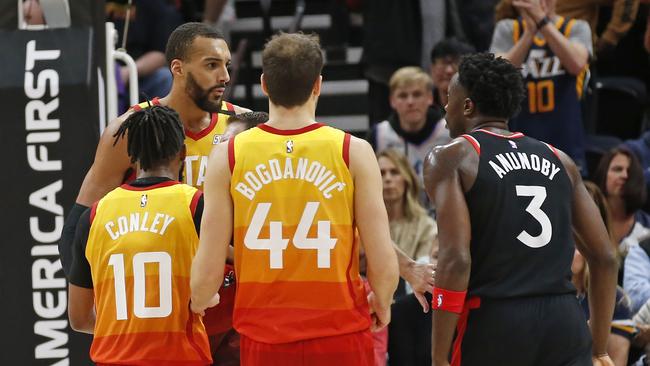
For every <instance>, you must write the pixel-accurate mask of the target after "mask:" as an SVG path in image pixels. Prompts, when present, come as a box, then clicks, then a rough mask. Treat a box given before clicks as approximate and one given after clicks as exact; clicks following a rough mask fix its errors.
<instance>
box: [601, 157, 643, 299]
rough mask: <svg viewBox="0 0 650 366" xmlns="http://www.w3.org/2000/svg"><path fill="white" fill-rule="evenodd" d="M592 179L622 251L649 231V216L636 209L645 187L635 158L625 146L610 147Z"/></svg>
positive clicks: (641, 203)
mask: <svg viewBox="0 0 650 366" xmlns="http://www.w3.org/2000/svg"><path fill="white" fill-rule="evenodd" d="M594 181H595V182H596V184H598V187H599V188H600V189H601V190H602V191H603V193H604V194H605V197H607V203H608V205H609V209H610V213H611V216H612V226H611V231H612V237H613V239H614V241H615V242H616V243H618V245H619V250H620V251H621V253H623V254H624V255H625V254H626V253H627V251H628V250H629V249H630V248H631V247H632V246H634V245H636V244H637V243H638V242H639V238H641V237H643V236H644V235H646V234H649V233H650V229H648V228H650V216H649V215H648V214H646V213H644V212H643V211H641V210H640V208H641V207H643V204H644V203H645V200H646V190H645V179H644V178H643V170H642V168H641V165H640V164H639V160H638V159H637V157H636V156H635V155H634V154H632V153H631V152H630V151H629V150H628V149H626V148H615V149H612V150H610V151H608V152H607V153H605V154H604V155H603V157H602V158H601V160H600V163H599V164H598V167H597V168H596V171H595V172H594ZM648 279H649V280H650V278H648ZM640 305H641V304H639V305H638V306H640ZM638 306H637V307H636V309H638Z"/></svg>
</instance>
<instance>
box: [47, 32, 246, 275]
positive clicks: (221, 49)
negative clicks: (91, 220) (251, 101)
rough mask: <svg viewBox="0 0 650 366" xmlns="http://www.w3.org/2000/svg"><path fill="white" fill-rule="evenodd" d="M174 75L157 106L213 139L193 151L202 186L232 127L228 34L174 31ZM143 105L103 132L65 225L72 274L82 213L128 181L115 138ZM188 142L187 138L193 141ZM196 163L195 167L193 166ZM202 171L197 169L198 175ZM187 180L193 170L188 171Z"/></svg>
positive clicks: (170, 52) (121, 146)
mask: <svg viewBox="0 0 650 366" xmlns="http://www.w3.org/2000/svg"><path fill="white" fill-rule="evenodd" d="M165 54H166V57H167V61H168V62H169V67H170V70H171V72H172V76H173V84H172V89H171V91H170V93H169V94H168V95H167V96H165V97H163V98H160V99H156V102H155V104H158V105H162V106H167V107H170V108H172V109H174V110H176V112H178V114H179V116H180V119H181V122H182V123H183V127H184V130H185V133H186V135H187V136H190V137H188V139H187V140H190V139H191V136H195V137H196V136H202V135H205V136H203V137H205V138H206V139H207V140H209V142H208V143H205V144H203V145H205V146H207V148H206V147H205V146H203V147H202V148H201V149H197V150H194V149H193V147H192V150H188V154H187V155H188V163H187V165H188V169H189V171H191V172H192V180H191V181H189V179H188V182H187V183H191V184H193V185H196V183H197V180H198V177H199V176H200V175H201V169H200V168H201V163H202V162H203V161H204V160H205V156H207V153H208V152H209V148H210V147H211V143H212V142H216V141H218V137H215V136H219V135H221V134H222V133H223V131H224V130H225V127H226V120H227V118H228V115H226V112H228V111H227V109H230V108H225V109H226V111H224V108H223V107H224V106H225V105H227V104H225V103H223V101H222V95H223V92H224V90H225V87H226V84H227V83H228V82H229V81H230V76H229V74H228V69H227V67H228V65H229V64H230V51H229V49H228V45H227V44H226V42H225V40H224V39H223V36H222V35H221V34H220V33H219V32H218V31H217V30H215V29H214V28H212V27H210V26H208V25H205V24H202V23H186V24H183V25H181V26H179V27H178V28H176V30H174V32H173V33H172V34H171V35H170V37H169V40H168V42H167V49H166V51H165ZM135 109H137V108H132V109H131V110H129V111H127V112H126V113H125V114H124V115H122V116H120V117H118V118H117V119H115V120H114V121H111V122H110V123H109V124H108V126H107V127H106V130H105V131H104V133H103V134H102V136H101V138H100V140H99V144H98V146H97V151H96V152H95V160H94V162H93V165H92V166H91V167H90V170H89V171H88V173H87V174H86V177H85V178H84V181H83V183H82V185H81V188H80V190H79V195H78V196H77V199H76V202H75V205H74V206H73V208H72V209H71V210H70V212H69V213H68V215H67V218H66V222H65V224H64V227H63V232H62V235H61V241H60V242H59V254H60V256H61V263H62V265H63V270H64V272H65V273H66V275H67V274H68V272H69V268H70V260H71V251H70V250H71V244H72V238H73V236H74V231H75V227H76V225H77V221H78V220H79V216H80V215H81V213H82V212H83V211H84V210H85V209H86V208H87V207H88V206H90V205H91V204H92V203H93V202H95V201H97V200H99V199H100V198H101V197H103V196H104V195H105V194H106V193H108V192H109V191H111V190H112V189H114V188H115V187H117V186H119V185H120V184H122V183H123V182H124V181H125V180H127V178H128V176H129V174H130V172H131V171H133V170H134V168H135V167H134V166H133V163H132V162H131V161H130V159H129V155H128V154H127V149H126V141H123V139H120V140H119V141H117V142H115V141H114V140H113V136H114V135H115V133H116V132H117V131H118V129H119V128H120V126H121V125H122V123H123V122H124V120H125V119H126V118H127V117H128V116H129V115H130V114H131V113H133V111H134V110H135ZM232 111H233V112H234V113H242V112H247V111H248V110H247V109H244V108H241V107H238V106H232ZM187 140H186V141H187ZM190 166H191V169H190V168H189V167H190ZM195 172H196V173H195ZM184 175H185V176H186V178H187V177H188V176H189V174H184Z"/></svg>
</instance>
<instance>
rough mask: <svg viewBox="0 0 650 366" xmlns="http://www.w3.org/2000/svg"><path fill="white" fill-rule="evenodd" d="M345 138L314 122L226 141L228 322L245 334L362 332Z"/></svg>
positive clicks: (266, 338) (365, 314) (363, 306)
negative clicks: (230, 252) (231, 299)
mask: <svg viewBox="0 0 650 366" xmlns="http://www.w3.org/2000/svg"><path fill="white" fill-rule="evenodd" d="M349 144H350V135H349V134H346V133H345V132H343V131H341V130H338V129H335V128H331V127H328V126H325V125H323V124H320V123H316V124H312V125H310V126H308V127H305V128H302V129H298V130H278V129H275V128H273V127H270V126H268V125H265V124H261V125H259V126H258V127H255V128H252V129H250V130H248V131H245V132H242V133H241V134H239V135H237V136H236V137H235V138H234V139H231V140H229V146H228V157H229V163H230V168H231V172H232V178H231V192H230V193H231V196H232V198H233V204H234V246H235V271H236V273H237V280H238V286H239V287H238V289H237V295H236V300H235V312H234V319H233V322H234V326H235V328H236V329H237V330H238V331H239V332H240V333H242V334H244V335H246V336H247V337H250V338H252V339H254V340H256V341H259V342H265V343H286V342H293V341H298V340H304V339H313V338H320V337H327V336H334V335H341V334H348V333H353V332H358V331H361V330H365V329H368V327H369V325H370V318H369V311H368V304H367V301H366V294H365V291H364V287H363V284H362V282H361V278H360V276H359V248H358V246H357V244H356V242H355V240H354V233H355V224H354V183H353V180H352V176H351V174H350V171H349V169H348V161H349V159H348V156H349V155H348V154H349Z"/></svg>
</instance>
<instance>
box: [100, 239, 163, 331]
mask: <svg viewBox="0 0 650 366" xmlns="http://www.w3.org/2000/svg"><path fill="white" fill-rule="evenodd" d="M146 263H157V264H158V286H159V289H158V297H159V302H158V304H159V305H158V306H147V305H145V300H146V296H145V290H146V286H145V279H146V274H145V273H144V271H145V264H146ZM108 265H109V266H112V267H113V280H114V282H115V310H116V312H115V313H116V315H117V320H126V319H128V314H127V310H126V278H125V273H124V254H112V255H111V256H110V258H109V259H108ZM171 312H172V257H171V256H170V255H169V253H167V252H142V253H138V254H136V255H134V256H133V314H134V315H135V316H136V317H137V318H164V317H167V316H169V314H171Z"/></svg>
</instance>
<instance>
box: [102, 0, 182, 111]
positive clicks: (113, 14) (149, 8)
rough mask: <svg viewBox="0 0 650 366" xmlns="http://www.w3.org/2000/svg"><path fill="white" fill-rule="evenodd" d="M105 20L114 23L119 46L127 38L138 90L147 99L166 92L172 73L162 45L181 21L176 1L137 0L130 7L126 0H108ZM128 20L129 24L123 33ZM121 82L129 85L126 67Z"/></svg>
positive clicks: (127, 48)
mask: <svg viewBox="0 0 650 366" xmlns="http://www.w3.org/2000/svg"><path fill="white" fill-rule="evenodd" d="M127 13H128V14H129V19H128V20H127V19H126V16H127ZM106 20H107V21H111V22H113V23H115V28H116V29H117V31H118V34H119V40H118V48H119V47H121V45H122V43H123V38H124V37H126V51H127V52H128V54H129V55H130V56H131V57H133V59H134V60H135V64H136V67H137V71H138V86H139V89H140V92H141V93H144V94H145V95H147V97H148V98H153V97H157V96H164V95H167V94H168V93H169V90H170V89H171V85H172V74H171V72H170V71H169V67H168V65H167V61H166V59H165V45H166V44H167V39H168V38H169V35H170V34H171V33H172V31H173V30H174V29H175V28H176V27H177V26H179V25H180V24H181V23H182V21H183V19H182V16H181V14H180V12H179V10H178V9H177V8H176V5H175V3H174V2H173V1H169V0H138V1H137V2H134V4H133V5H132V6H131V8H130V10H129V5H128V4H127V1H126V0H109V1H107V3H106ZM127 21H128V24H129V26H128V32H126V34H125V29H127V27H126V26H125V24H126V22H127ZM120 81H121V82H122V83H124V84H128V81H129V80H128V71H127V69H126V67H124V68H122V69H121V70H120ZM127 105H128V104H127Z"/></svg>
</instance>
